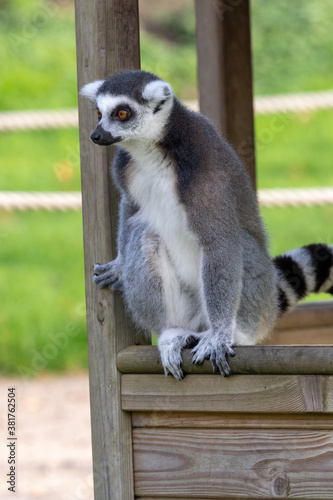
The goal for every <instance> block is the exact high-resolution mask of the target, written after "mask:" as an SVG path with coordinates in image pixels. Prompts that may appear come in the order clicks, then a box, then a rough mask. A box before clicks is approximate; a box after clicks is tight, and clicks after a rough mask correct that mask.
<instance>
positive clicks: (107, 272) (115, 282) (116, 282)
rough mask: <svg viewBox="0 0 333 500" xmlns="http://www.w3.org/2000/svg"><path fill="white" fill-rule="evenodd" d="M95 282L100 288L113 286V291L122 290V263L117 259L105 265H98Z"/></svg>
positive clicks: (95, 269)
mask: <svg viewBox="0 0 333 500" xmlns="http://www.w3.org/2000/svg"><path fill="white" fill-rule="evenodd" d="M93 281H94V283H96V285H97V286H99V287H100V288H104V287H106V286H108V285H111V288H112V290H121V289H122V285H123V284H122V275H121V264H120V262H119V261H118V260H117V259H116V260H112V261H111V262H108V263H107V264H104V265H100V264H96V265H95V267H94V276H93Z"/></svg>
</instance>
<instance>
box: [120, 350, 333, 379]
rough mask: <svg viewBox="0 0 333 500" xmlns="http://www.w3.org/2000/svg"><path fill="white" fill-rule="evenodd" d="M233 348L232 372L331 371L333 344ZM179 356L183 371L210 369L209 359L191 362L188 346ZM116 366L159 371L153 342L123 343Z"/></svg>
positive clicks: (128, 370)
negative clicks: (199, 364)
mask: <svg viewBox="0 0 333 500" xmlns="http://www.w3.org/2000/svg"><path fill="white" fill-rule="evenodd" d="M235 352H236V356H235V357H234V358H231V359H230V360H229V363H230V368H231V371H232V373H233V374H308V375H311V374H312V375H320V374H322V375H332V374H333V346H316V347H314V346H288V347H286V346H260V345H258V346H239V347H235ZM182 358H183V370H184V372H185V373H188V374H212V372H213V370H212V365H211V363H210V361H205V362H204V364H203V365H202V366H197V365H193V364H192V357H191V351H190V350H189V349H185V350H184V351H183V354H182ZM117 367H118V370H119V371H120V372H121V373H142V374H144V373H156V374H158V373H163V367H162V365H161V361H160V356H159V352H158V348H157V347H154V346H131V347H126V348H125V349H123V350H122V351H120V352H119V354H118V356H117ZM215 375H216V376H217V377H220V375H219V374H215Z"/></svg>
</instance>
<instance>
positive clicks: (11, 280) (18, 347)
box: [0, 212, 87, 375]
mask: <svg viewBox="0 0 333 500" xmlns="http://www.w3.org/2000/svg"><path fill="white" fill-rule="evenodd" d="M0 224H1V233H0V302H1V311H0V322H1V336H0V370H1V372H2V373H7V372H17V371H19V372H20V373H21V374H24V373H23V372H25V373H26V374H27V375H29V374H33V373H34V372H36V373H38V372H39V371H40V370H42V371H44V370H59V369H70V370H77V369H82V368H85V367H87V339H86V327H85V311H84V300H85V299H84V268H83V248H82V229H81V213H74V212H66V213H59V212H56V213H47V212H24V213H21V212H14V213H5V212H0ZM60 341H62V345H65V344H66V348H63V347H61V342H60ZM59 343H60V347H59Z"/></svg>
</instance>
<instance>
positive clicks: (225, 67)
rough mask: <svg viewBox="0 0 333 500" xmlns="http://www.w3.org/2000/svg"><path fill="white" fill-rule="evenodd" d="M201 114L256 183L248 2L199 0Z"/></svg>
mask: <svg viewBox="0 0 333 500" xmlns="http://www.w3.org/2000/svg"><path fill="white" fill-rule="evenodd" d="M195 11H196V39H197V54H198V84H199V97H200V110H201V111H202V112H203V113H204V114H205V115H207V116H208V117H209V118H211V120H213V122H214V123H215V124H216V125H217V126H218V128H219V129H220V130H221V132H222V133H223V134H224V135H225V136H226V137H227V139H228V140H229V141H230V143H231V144H232V145H233V146H234V147H235V148H236V150H237V151H238V153H239V154H240V156H241V157H242V158H243V160H244V163H245V165H246V167H247V169H248V171H249V173H250V176H251V178H252V180H253V184H255V149H254V126H253V90H252V63H251V33H250V9H249V0H242V1H236V2H235V1H233V2H230V0H219V1H214V0H209V1H207V0H196V1H195Z"/></svg>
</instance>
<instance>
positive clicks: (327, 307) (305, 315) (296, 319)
mask: <svg viewBox="0 0 333 500" xmlns="http://www.w3.org/2000/svg"><path fill="white" fill-rule="evenodd" d="M325 326H326V327H331V328H332V330H333V301H331V300H329V301H322V302H307V303H305V304H300V305H299V306H297V307H296V309H294V311H292V312H290V313H287V314H284V315H283V316H282V318H281V319H279V321H278V323H277V325H276V328H275V330H291V329H297V330H301V329H303V328H318V327H325ZM318 343H319V342H318Z"/></svg>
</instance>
